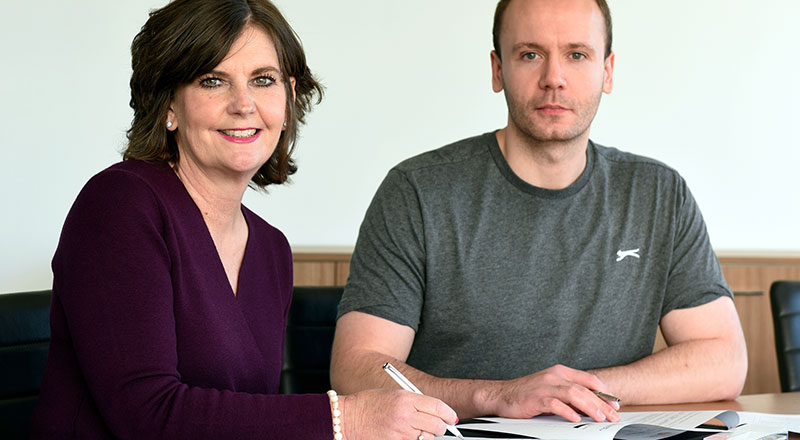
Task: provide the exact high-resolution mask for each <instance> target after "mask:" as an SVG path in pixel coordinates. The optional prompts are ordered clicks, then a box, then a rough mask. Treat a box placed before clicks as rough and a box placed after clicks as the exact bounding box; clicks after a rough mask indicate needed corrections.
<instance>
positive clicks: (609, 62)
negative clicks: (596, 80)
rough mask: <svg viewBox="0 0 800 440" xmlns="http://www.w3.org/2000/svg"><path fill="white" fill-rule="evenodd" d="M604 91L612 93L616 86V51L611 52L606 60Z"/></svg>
mask: <svg viewBox="0 0 800 440" xmlns="http://www.w3.org/2000/svg"><path fill="white" fill-rule="evenodd" d="M603 70H604V71H605V74H604V77H603V93H605V94H609V93H611V89H613V88H614V52H611V53H610V54H609V55H608V56H607V57H606V60H605V61H604V66H603Z"/></svg>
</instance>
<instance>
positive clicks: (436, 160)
mask: <svg viewBox="0 0 800 440" xmlns="http://www.w3.org/2000/svg"><path fill="white" fill-rule="evenodd" d="M493 141H494V133H493V132H491V133H484V134H481V135H478V136H473V137H469V138H466V139H461V140H459V141H456V142H453V143H451V144H448V145H445V146H443V147H440V148H437V149H435V150H430V151H426V152H424V153H421V154H418V155H416V156H413V157H411V158H408V159H406V160H404V161H402V162H400V163H399V164H398V165H396V166H395V167H394V169H395V170H398V171H401V172H403V173H416V172H426V171H434V172H439V171H441V168H442V167H458V166H459V165H460V164H468V163H469V162H471V161H473V160H475V159H478V160H479V163H480V162H483V158H484V157H488V156H490V154H491V153H490V151H489V147H490V146H491V142H493ZM495 142H496V141H495Z"/></svg>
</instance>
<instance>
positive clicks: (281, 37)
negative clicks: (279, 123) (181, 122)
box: [123, 0, 323, 188]
mask: <svg viewBox="0 0 800 440" xmlns="http://www.w3.org/2000/svg"><path fill="white" fill-rule="evenodd" d="M248 24H250V25H253V26H256V27H258V28H260V29H262V30H263V31H264V32H266V33H267V35H269V36H270V38H271V39H272V42H273V44H275V50H276V52H277V53H278V60H279V62H280V69H281V75H282V76H283V78H285V79H286V80H285V81H283V84H284V87H285V88H286V114H287V118H286V129H285V130H284V131H283V132H282V133H281V135H280V138H279V140H278V146H277V147H276V148H275V152H274V153H273V154H272V156H271V157H270V158H269V160H267V162H266V163H265V164H264V165H263V166H262V167H261V168H260V169H259V170H258V172H256V174H255V176H253V179H252V184H253V185H255V186H257V187H259V188H264V187H266V186H267V185H270V184H281V183H283V182H285V181H286V180H287V179H288V177H289V176H290V175H291V174H294V172H295V171H297V166H296V165H295V163H294V160H292V152H293V151H294V144H295V141H296V139H297V130H298V127H299V125H301V124H303V123H304V122H305V115H306V113H308V112H309V111H310V110H311V107H312V105H313V104H314V100H315V99H314V98H315V95H316V103H319V102H320V100H321V99H322V93H323V89H322V85H320V84H319V83H318V82H317V80H316V79H315V78H314V76H313V75H312V74H311V70H310V69H309V68H308V65H307V64H306V56H305V52H304V51H303V46H302V45H301V43H300V40H299V38H298V37H297V35H296V34H295V33H294V30H292V28H291V26H289V23H287V22H286V19H285V18H283V15H281V13H280V11H278V8H276V7H275V5H273V4H272V3H270V2H269V1H268V0H176V1H173V2H171V3H169V4H168V5H167V6H164V7H163V8H161V9H157V10H155V11H153V12H151V13H150V18H149V19H148V20H147V22H146V23H145V24H144V26H142V29H141V30H140V31H139V33H138V34H137V35H136V37H134V39H133V43H132V44H131V66H132V68H133V74H132V75H131V83H130V84H131V101H130V106H131V108H132V109H133V122H132V123H131V128H130V129H129V130H128V132H127V137H128V146H127V148H126V149H125V151H124V152H123V159H125V160H128V159H139V160H150V161H161V162H171V163H177V162H178V161H179V159H180V157H179V154H178V145H177V143H176V141H175V134H174V133H173V132H171V131H168V130H167V127H166V119H167V111H168V110H169V107H170V103H171V102H172V99H173V98H174V94H175V90H176V89H177V88H178V86H180V85H181V84H186V83H188V82H190V81H192V80H193V79H195V78H197V77H199V76H200V75H203V74H205V73H208V72H209V71H211V70H213V69H214V68H215V67H216V66H217V65H219V63H221V62H222V60H223V59H224V58H225V56H226V55H227V54H228V51H229V50H230V48H231V46H232V45H233V42H234V41H235V40H236V38H237V37H238V36H239V34H240V33H241V32H242V30H243V29H244V27H245V26H246V25H248ZM289 77H294V78H295V88H294V99H292V97H293V95H292V88H291V87H292V86H291V83H290V81H288V78H289Z"/></svg>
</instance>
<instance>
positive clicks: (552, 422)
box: [459, 411, 739, 440]
mask: <svg viewBox="0 0 800 440" xmlns="http://www.w3.org/2000/svg"><path fill="white" fill-rule="evenodd" d="M619 415H620V418H621V420H620V422H618V423H608V422H602V423H598V422H594V421H593V420H592V419H590V418H588V417H583V418H582V419H581V421H580V422H579V423H572V422H568V421H566V420H564V419H563V418H561V417H558V416H539V417H533V418H531V419H506V418H500V417H487V418H481V420H486V421H490V422H494V423H469V424H460V425H459V428H462V427H463V428H464V429H474V430H482V431H490V432H499V433H506V434H517V435H525V436H529V437H536V438H540V439H548V440H575V439H584V438H585V439H597V440H613V439H614V438H615V437H616V438H618V439H630V440H632V439H637V440H659V439H663V438H666V437H671V436H673V435H676V434H679V433H681V432H684V431H688V430H693V431H699V429H696V427H697V426H699V425H702V424H704V423H706V422H708V421H709V420H711V419H714V418H717V419H719V420H721V421H723V422H724V423H726V424H727V425H728V428H732V427H734V426H736V425H737V424H738V423H739V422H738V420H739V418H738V416H737V415H736V413H735V412H733V411H663V412H661V411H658V412H621V413H619ZM717 431H719V430H716V431H714V430H709V432H717Z"/></svg>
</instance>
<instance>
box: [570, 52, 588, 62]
mask: <svg viewBox="0 0 800 440" xmlns="http://www.w3.org/2000/svg"><path fill="white" fill-rule="evenodd" d="M570 58H572V59H573V60H582V59H584V58H586V55H584V54H582V53H578V52H575V53H573V54H571V55H570Z"/></svg>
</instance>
